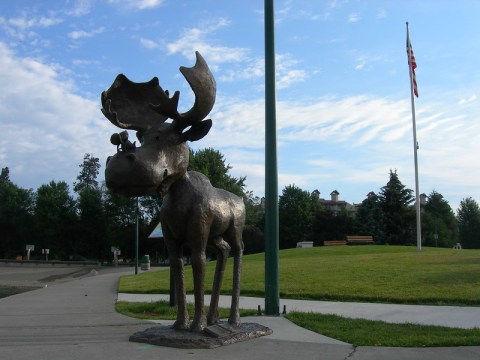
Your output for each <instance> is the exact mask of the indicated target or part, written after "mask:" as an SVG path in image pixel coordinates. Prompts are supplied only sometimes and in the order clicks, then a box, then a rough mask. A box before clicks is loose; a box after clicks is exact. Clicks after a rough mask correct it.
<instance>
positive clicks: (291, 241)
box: [278, 185, 319, 249]
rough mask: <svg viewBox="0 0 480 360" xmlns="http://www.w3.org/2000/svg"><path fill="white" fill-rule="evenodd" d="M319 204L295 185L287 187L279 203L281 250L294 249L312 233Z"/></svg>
mask: <svg viewBox="0 0 480 360" xmlns="http://www.w3.org/2000/svg"><path fill="white" fill-rule="evenodd" d="M318 210H319V203H318V200H317V199H316V198H315V197H312V195H311V194H310V193H309V192H308V191H304V190H302V189H300V188H299V187H297V186H295V185H288V186H286V187H285V188H284V189H283V191H282V195H280V198H279V201H278V211H279V222H280V234H279V241H280V248H282V249H287V248H294V247H296V245H297V242H298V241H302V240H304V239H305V237H306V236H308V235H310V233H311V232H312V223H313V219H314V218H315V215H316V213H317V211H318Z"/></svg>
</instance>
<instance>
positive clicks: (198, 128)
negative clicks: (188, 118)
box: [182, 119, 212, 141]
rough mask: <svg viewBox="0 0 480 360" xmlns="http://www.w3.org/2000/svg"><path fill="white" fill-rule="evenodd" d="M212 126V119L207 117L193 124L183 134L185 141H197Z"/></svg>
mask: <svg viewBox="0 0 480 360" xmlns="http://www.w3.org/2000/svg"><path fill="white" fill-rule="evenodd" d="M211 127H212V120H211V119H207V120H204V121H201V122H197V123H195V124H193V125H192V126H191V127H190V128H189V129H188V130H187V131H185V132H184V133H183V134H182V135H183V139H184V140H185V141H197V140H200V139H202V138H203V137H204V136H205V135H207V134H208V132H209V131H210V128H211Z"/></svg>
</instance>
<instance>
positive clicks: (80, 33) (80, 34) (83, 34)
mask: <svg viewBox="0 0 480 360" xmlns="http://www.w3.org/2000/svg"><path fill="white" fill-rule="evenodd" d="M104 31H105V27H103V26H102V27H99V28H96V29H93V30H91V31H85V30H75V31H71V32H69V33H68V37H69V38H70V39H73V40H78V39H81V38H88V37H93V36H95V35H98V34H101V33H103V32H104Z"/></svg>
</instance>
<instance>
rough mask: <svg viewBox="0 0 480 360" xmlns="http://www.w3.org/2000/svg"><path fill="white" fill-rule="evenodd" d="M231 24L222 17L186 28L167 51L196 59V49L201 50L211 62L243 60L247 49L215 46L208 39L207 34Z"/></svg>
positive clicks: (168, 46)
mask: <svg viewBox="0 0 480 360" xmlns="http://www.w3.org/2000/svg"><path fill="white" fill-rule="evenodd" d="M229 25H230V22H229V21H228V20H226V19H223V18H221V19H219V20H217V21H216V22H205V23H202V24H201V25H200V26H199V27H196V28H189V29H185V30H184V31H183V34H182V36H181V37H180V38H179V39H178V40H176V41H174V42H170V43H168V44H167V51H168V52H169V53H170V54H177V53H180V54H182V55H183V56H185V57H186V58H188V59H190V60H193V59H194V55H195V54H194V51H200V53H201V54H202V55H204V56H205V57H206V58H208V62H209V63H217V64H218V63H225V62H238V61H242V60H243V59H245V57H246V54H247V49H244V48H232V47H226V46H215V45H211V44H210V43H209V42H208V41H207V35H209V34H211V33H214V32H215V31H217V30H219V29H221V28H224V27H227V26H229Z"/></svg>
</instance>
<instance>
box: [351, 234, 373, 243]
mask: <svg viewBox="0 0 480 360" xmlns="http://www.w3.org/2000/svg"><path fill="white" fill-rule="evenodd" d="M347 243H348V244H374V241H373V236H371V235H349V236H347Z"/></svg>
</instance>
